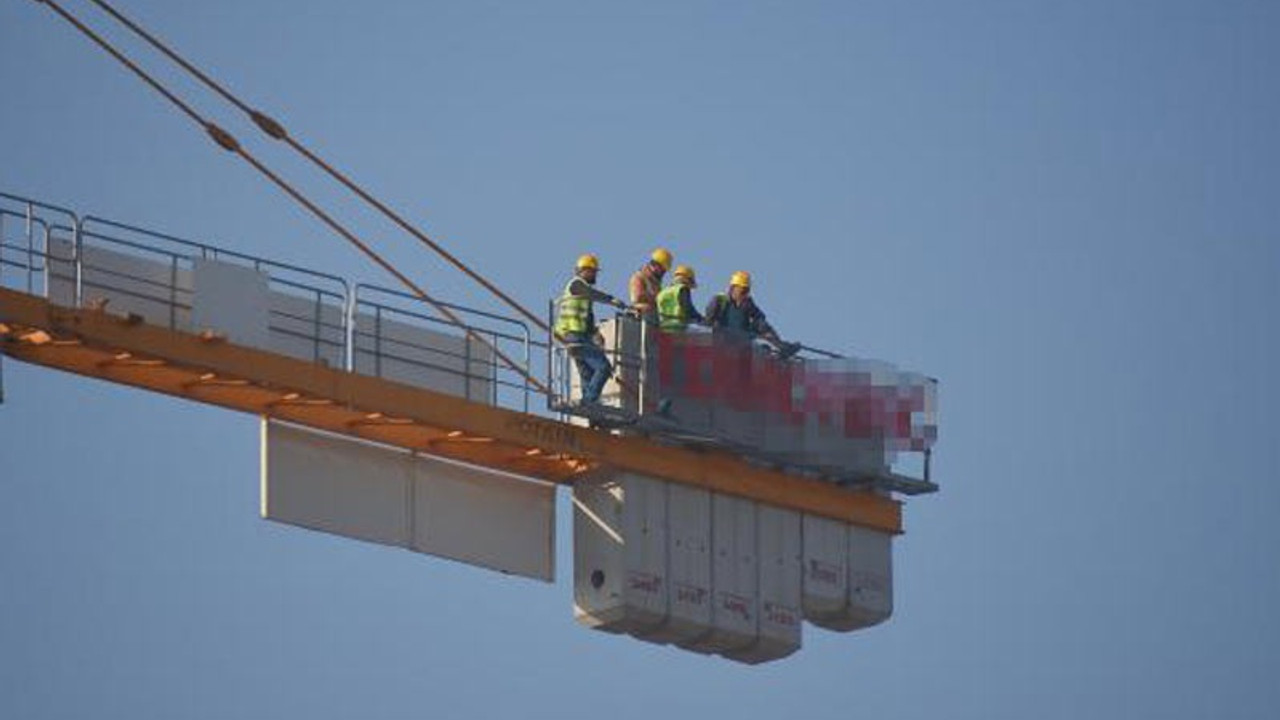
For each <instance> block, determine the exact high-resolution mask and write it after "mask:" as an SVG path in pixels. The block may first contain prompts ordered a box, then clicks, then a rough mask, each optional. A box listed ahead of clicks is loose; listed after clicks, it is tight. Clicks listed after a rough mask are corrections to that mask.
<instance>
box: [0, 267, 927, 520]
mask: <svg viewBox="0 0 1280 720" xmlns="http://www.w3.org/2000/svg"><path fill="white" fill-rule="evenodd" d="M0 323H3V324H4V326H5V331H4V332H3V333H0V348H3V351H4V353H5V354H7V355H10V356H12V357H15V358H17V359H19V360H24V361H27V362H31V363H35V364H38V365H44V366H48V367H53V368H58V369H62V370H67V371H70V372H74V373H77V374H80V375H86V376H90V377H96V378H100V379H103V380H107V381H109V382H114V383H120V384H124V385H130V386H134V387H139V388H145V389H148V390H153V391H156V392H161V393H166V394H169V395H175V396H178V397H183V398H187V399H190V400H195V401H197V402H202V403H207V404H212V405H218V406H221V407H226V408H231V409H234V410H241V411H244V412H250V413H254V414H258V415H265V416H270V417H273V418H277V419H280V420H285V421H288V422H293V423H297V424H299V425H304V426H307V427H311V428H316V429H320V430H326V431H330V432H336V433H341V434H344V435H349V436H354V437H360V438H365V439H369V440H375V441H377V442H381V443H385V444H388V445H393V446H396V447H402V448H406V449H410V450H415V451H418V452H423V453H427V454H432V455H439V456H442V457H447V458H452V459H456V460H462V461H466V462H471V463H475V464H477V465H482V466H485V467H490V468H493V469H497V470H503V471H506V472H512V473H517V474H520V475H526V476H529V477H535V478H539V479H543V480H550V481H553V482H559V483H572V482H573V480H574V479H575V478H577V477H578V476H580V475H582V474H583V473H585V472H589V471H591V470H593V469H596V468H600V467H609V468H616V469H620V470H625V471H630V472H635V473H639V474H642V475H648V476H652V477H657V478H661V479H664V480H670V481H673V482H679V483H683V484H686V485H692V486H695V487H700V488H704V489H707V490H711V491H713V492H717V493H722V494H725V495H736V496H739V497H744V498H749V499H752V500H757V501H759V502H763V503H766V504H769V505H775V506H778V507H782V508H787V509H791V510H798V511H801V512H806V513H810V514H813V515H820V516H823V517H829V518H834V519H837V520H843V521H845V522H851V523H854V524H857V525H862V526H865V527H869V528H873V529H876V530H880V531H882V532H890V533H901V532H902V506H901V503H899V502H898V501H896V500H893V499H891V498H888V497H885V496H882V495H878V494H876V493H874V492H870V491H866V490H852V489H847V488H841V487H839V486H836V485H834V484H832V483H829V482H825V481H821V480H815V479H811V478H807V477H802V476H799V475H793V474H789V473H786V472H784V471H781V470H776V469H772V468H765V467H760V466H757V465H753V464H751V463H748V462H746V461H745V460H743V459H742V458H740V457H738V456H736V455H733V454H731V453H728V452H725V451H721V450H713V449H693V448H686V447H671V446H666V445H662V444H660V443H656V442H654V441H652V440H648V439H646V438H643V437H634V436H624V437H620V436H616V435H613V434H611V433H608V432H606V431H603V430H593V429H589V428H584V427H578V426H574V425H569V424H566V423H563V422H559V421H557V420H553V419H550V418H545V417H540V416H536V415H531V414H528V413H522V412H517V411H514V410H507V409H504V408H500V407H493V406H490V405H483V404H480V403H476V402H470V401H467V400H464V399H463V398H459V397H455V396H452V395H446V394H443V393H438V392H433V391H431V390H425V389H423V388H418V387H414V386H412V385H404V384H401V383H396V382H392V381H389V380H384V379H382V378H377V377H371V376H367V375H359V374H355V373H349V372H346V371H343V370H335V369H333V368H329V367H325V366H322V365H318V364H315V363H312V362H308V361H305V360H298V359H295V358H291V357H287V356H283V355H279V354H276V353H272V352H268V351H265V350H259V349H256V348H249V347H244V346H240V345H236V344H234V343H230V342H226V341H222V340H218V341H211V340H210V339H209V337H208V336H205V337H202V336H200V335H198V334H191V333H184V332H177V331H172V330H168V329H165V328H161V327H157V326H154V325H147V324H145V323H137V322H136V321H131V320H129V319H127V318H124V317H120V316H116V315H111V314H108V313H104V312H101V311H97V310H75V309H70V308H65V307H60V306H57V305H53V304H51V303H49V302H48V301H47V300H45V299H44V298H40V297H36V296H33V295H28V294H26V293H22V292H17V291H14V290H8V289H5V288H0ZM33 333H38V334H35V335H34V337H37V338H40V339H41V340H44V341H43V342H38V343H37V342H33V341H31V340H27V339H24V338H27V337H31V336H33ZM121 358H125V359H126V361H121Z"/></svg>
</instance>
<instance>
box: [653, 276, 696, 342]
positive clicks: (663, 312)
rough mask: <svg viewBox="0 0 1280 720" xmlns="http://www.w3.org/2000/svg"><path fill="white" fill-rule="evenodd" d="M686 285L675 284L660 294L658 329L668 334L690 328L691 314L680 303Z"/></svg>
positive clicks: (663, 289)
mask: <svg viewBox="0 0 1280 720" xmlns="http://www.w3.org/2000/svg"><path fill="white" fill-rule="evenodd" d="M683 287H684V285H682V284H680V283H678V282H675V283H671V284H670V285H668V286H666V287H664V288H662V291H661V292H659V293H658V327H659V328H661V329H662V330H665V331H667V332H683V331H684V329H685V328H687V327H689V314H688V313H687V312H685V309H684V305H682V304H681V303H680V290H681V288H683Z"/></svg>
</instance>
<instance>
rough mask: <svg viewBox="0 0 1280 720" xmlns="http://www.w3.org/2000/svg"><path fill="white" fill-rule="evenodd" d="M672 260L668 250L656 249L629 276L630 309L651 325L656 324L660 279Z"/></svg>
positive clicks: (660, 289) (660, 287) (669, 267)
mask: <svg viewBox="0 0 1280 720" xmlns="http://www.w3.org/2000/svg"><path fill="white" fill-rule="evenodd" d="M672 260H674V258H672V257H671V251H670V250H668V249H666V248H658V249H657V250H654V251H653V253H652V254H651V255H650V256H649V261H648V262H646V263H645V264H644V265H642V266H640V269H639V270H636V271H635V272H634V273H633V274H632V275H631V282H630V283H629V290H630V291H631V307H632V308H633V309H634V310H635V311H636V312H637V313H639V314H640V317H641V318H643V319H644V320H646V321H648V322H650V323H653V324H657V322H658V293H659V292H661V291H662V277H663V276H664V275H666V274H667V271H668V270H670V269H671V262H672Z"/></svg>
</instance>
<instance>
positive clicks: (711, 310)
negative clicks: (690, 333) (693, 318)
mask: <svg viewBox="0 0 1280 720" xmlns="http://www.w3.org/2000/svg"><path fill="white" fill-rule="evenodd" d="M720 308H721V305H720V296H719V295H712V296H711V301H710V302H708V303H707V312H706V314H705V315H704V316H703V318H702V321H703V322H704V323H706V324H707V325H715V324H716V321H717V320H719V319H720Z"/></svg>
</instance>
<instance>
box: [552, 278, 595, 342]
mask: <svg viewBox="0 0 1280 720" xmlns="http://www.w3.org/2000/svg"><path fill="white" fill-rule="evenodd" d="M575 280H577V278H574V279H573V280H570V281H569V284H567V285H565V286H564V293H562V294H561V295H560V300H559V301H558V302H557V303H556V327H555V331H556V335H559V336H561V337H563V336H565V335H567V334H569V333H577V334H579V335H586V334H589V333H590V332H591V329H592V326H594V325H595V318H593V317H592V316H591V298H589V297H581V296H578V295H574V294H573V293H571V292H569V290H570V288H572V287H573V283H574V281H575Z"/></svg>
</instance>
